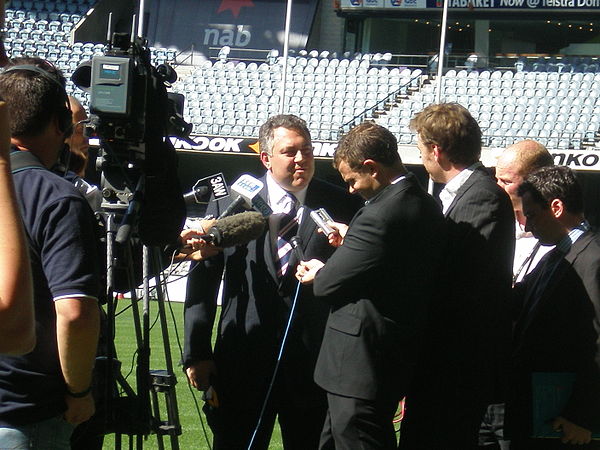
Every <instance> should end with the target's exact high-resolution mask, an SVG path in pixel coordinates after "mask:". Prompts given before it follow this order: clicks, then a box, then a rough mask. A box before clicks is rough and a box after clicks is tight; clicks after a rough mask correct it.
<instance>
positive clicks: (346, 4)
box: [340, 0, 363, 9]
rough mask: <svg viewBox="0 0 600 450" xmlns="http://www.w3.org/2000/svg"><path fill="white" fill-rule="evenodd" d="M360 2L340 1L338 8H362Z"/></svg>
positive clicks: (356, 0) (352, 0) (360, 0)
mask: <svg viewBox="0 0 600 450" xmlns="http://www.w3.org/2000/svg"><path fill="white" fill-rule="evenodd" d="M362 3H363V2H362V0H341V1H340V7H341V8H342V9H356V8H362Z"/></svg>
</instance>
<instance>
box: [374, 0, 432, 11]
mask: <svg viewBox="0 0 600 450" xmlns="http://www.w3.org/2000/svg"><path fill="white" fill-rule="evenodd" d="M410 8H415V9H425V8H427V3H426V0H384V9H410Z"/></svg>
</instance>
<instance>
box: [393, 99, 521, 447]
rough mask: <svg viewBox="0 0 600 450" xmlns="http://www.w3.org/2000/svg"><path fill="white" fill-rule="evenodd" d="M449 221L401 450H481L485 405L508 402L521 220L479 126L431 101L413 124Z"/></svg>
mask: <svg viewBox="0 0 600 450" xmlns="http://www.w3.org/2000/svg"><path fill="white" fill-rule="evenodd" d="M411 128H412V129H413V130H414V131H416V132H417V133H418V140H417V146H418V148H419V150H420V152H421V158H422V160H423V165H424V166H425V169H426V170H427V172H429V175H430V177H431V179H432V180H433V181H435V182H437V183H443V184H445V186H444V188H443V189H442V190H441V192H440V195H439V198H440V201H441V204H442V211H443V213H444V216H445V217H446V222H447V225H448V234H449V235H448V245H447V252H448V255H447V260H446V269H445V273H444V277H442V278H441V279H440V280H439V285H440V287H441V289H442V291H443V294H442V296H441V297H440V301H439V302H437V303H436V304H435V305H434V306H433V307H432V309H431V312H432V314H431V316H430V323H429V331H428V338H427V342H426V345H427V348H428V351H427V352H424V355H426V357H425V358H423V360H422V361H421V365H420V372H419V376H418V377H417V382H416V383H415V386H414V388H413V389H412V391H411V392H410V393H409V395H408V396H407V410H406V416H405V420H404V422H403V424H402V433H401V448H403V449H427V450H455V449H456V450H468V449H471V448H477V441H478V431H479V425H480V423H481V420H482V417H483V414H484V412H485V410H486V406H487V405H488V404H492V403H499V402H501V401H502V398H503V394H504V393H503V391H502V389H501V385H500V382H501V381H502V380H503V379H504V373H503V370H502V369H503V368H504V367H505V358H506V356H507V352H508V346H509V342H510V319H509V313H508V308H507V306H506V304H507V299H508V297H509V294H510V288H511V280H512V262H513V253H514V242H515V228H514V215H513V212H512V206H511V203H510V200H509V198H508V196H507V195H506V193H505V192H504V191H503V190H502V189H501V188H500V187H499V186H498V185H497V184H496V183H495V182H494V179H493V178H492V177H491V176H490V174H489V173H488V172H487V171H486V169H485V167H483V165H482V164H481V162H479V156H480V153H481V130H480V129H479V125H478V124H477V122H476V121H475V119H473V117H472V116H471V114H470V113H469V111H467V110H466V109H465V108H464V107H462V106H460V105H458V104H456V103H442V104H436V105H431V106H428V107H427V108H425V109H424V110H423V111H421V112H420V113H418V114H417V115H416V116H415V117H414V118H413V120H412V121H411Z"/></svg>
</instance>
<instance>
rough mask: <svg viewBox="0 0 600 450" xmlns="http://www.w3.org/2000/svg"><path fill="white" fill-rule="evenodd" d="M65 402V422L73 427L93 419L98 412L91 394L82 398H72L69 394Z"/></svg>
mask: <svg viewBox="0 0 600 450" xmlns="http://www.w3.org/2000/svg"><path fill="white" fill-rule="evenodd" d="M65 402H66V403H67V410H66V411H65V420H66V421H67V422H69V423H70V424H73V425H78V424H80V423H82V422H85V421H86V420H88V419H89V418H90V417H92V416H93V415H94V412H95V411H96V406H95V405H94V398H93V397H92V394H91V393H90V394H88V395H86V396H85V397H81V398H75V397H71V396H70V395H68V394H67V395H66V396H65Z"/></svg>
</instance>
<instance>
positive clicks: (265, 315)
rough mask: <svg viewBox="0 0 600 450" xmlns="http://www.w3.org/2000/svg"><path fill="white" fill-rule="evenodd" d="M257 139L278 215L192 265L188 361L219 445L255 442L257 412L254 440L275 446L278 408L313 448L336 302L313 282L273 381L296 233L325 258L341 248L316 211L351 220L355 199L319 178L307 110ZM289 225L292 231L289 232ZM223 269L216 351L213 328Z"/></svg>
mask: <svg viewBox="0 0 600 450" xmlns="http://www.w3.org/2000/svg"><path fill="white" fill-rule="evenodd" d="M259 143H260V144H259V145H260V159H261V161H262V163H263V165H264V166H265V168H266V169H267V173H266V174H265V176H264V177H262V179H261V180H262V181H263V182H264V188H263V189H262V191H261V192H260V195H261V196H262V198H263V199H264V200H265V201H266V202H267V203H268V204H269V206H270V207H271V208H272V209H273V212H274V214H273V215H271V217H270V218H269V227H268V230H266V232H265V233H264V234H263V235H262V236H261V237H260V238H259V239H257V240H256V241H252V242H250V243H249V244H247V245H244V246H239V247H235V248H228V249H225V250H224V252H223V254H220V255H218V256H215V257H213V258H208V259H206V260H205V261H200V262H198V263H197V265H196V266H195V268H193V269H192V271H191V274H190V276H189V278H188V291H187V297H186V304H185V343H184V365H185V367H186V372H187V375H188V378H189V379H190V382H191V383H192V385H194V386H195V387H196V388H198V389H201V390H204V391H207V390H208V394H209V395H212V400H211V403H212V406H211V407H210V408H205V410H207V409H208V411H207V417H208V419H209V424H210V425H211V428H212V429H213V433H214V448H215V449H243V448H248V446H249V444H250V442H251V439H252V438H253V432H254V430H255V427H257V426H258V422H259V418H261V422H260V427H259V428H258V430H257V432H256V435H255V437H254V441H253V445H252V448H253V449H261V448H262V449H266V448H268V446H269V441H270V438H271V433H272V429H273V425H274V421H275V416H276V415H278V419H279V424H280V426H281V433H282V439H283V446H284V447H285V448H286V449H298V450H305V449H310V448H316V447H317V445H318V442H319V436H320V433H321V429H322V427H323V422H324V420H325V411H326V409H327V403H326V398H325V393H324V392H323V391H322V390H321V389H319V387H318V386H317V385H316V384H315V383H314V381H313V379H312V376H313V370H314V367H315V362H316V359H317V355H318V351H319V347H320V345H321V339H322V336H323V330H324V327H325V321H326V320H327V313H328V308H327V306H326V305H324V304H322V303H319V302H317V301H315V299H314V297H313V295H312V289H310V288H304V287H303V288H301V289H300V290H299V291H297V292H298V294H297V303H296V308H295V313H294V316H293V318H292V322H291V327H290V329H289V333H288V336H287V345H286V347H285V349H284V352H283V354H282V356H281V364H280V366H279V370H278V373H277V377H276V378H275V379H274V381H273V382H272V376H273V373H274V370H275V367H276V361H277V359H278V352H279V347H280V345H281V342H282V338H283V336H284V333H285V330H286V323H287V321H288V318H289V316H290V311H291V306H292V304H293V302H294V300H295V292H296V287H297V285H296V283H295V280H294V276H293V274H294V272H295V266H296V264H297V263H298V259H297V257H296V255H295V254H293V253H292V254H290V253H289V250H290V246H289V242H288V241H289V239H290V238H291V237H292V236H294V235H295V234H296V235H298V236H300V238H301V239H302V244H301V247H302V249H303V251H304V253H305V254H306V255H307V256H308V257H311V258H319V259H323V260H326V259H327V258H328V257H329V255H330V254H331V253H332V252H333V248H332V247H331V246H329V244H328V242H327V237H326V236H324V235H323V234H320V233H317V230H316V225H315V223H314V222H313V221H312V220H311V218H310V217H309V212H310V210H311V209H316V208H319V207H324V208H325V209H326V210H327V211H328V212H329V213H330V214H331V216H332V217H333V218H335V219H336V220H340V221H347V220H349V219H350V218H351V217H352V215H353V214H354V212H355V211H356V209H357V202H356V201H355V199H354V198H352V197H351V196H349V195H348V194H347V193H345V192H344V191H343V190H342V189H340V188H338V187H335V186H332V185H330V184H328V183H325V182H323V181H320V180H317V179H314V178H313V174H314V171H315V166H314V157H313V149H312V144H311V139H310V133H309V131H308V128H307V126H306V123H305V122H304V121H303V120H302V119H300V118H298V117H296V116H293V115H278V116H274V117H271V118H270V119H268V120H267V121H266V123H265V124H263V126H262V127H261V129H260V134H259ZM230 202H231V200H225V201H219V202H216V203H211V206H210V207H209V210H208V213H209V214H213V215H214V216H219V214H220V212H222V211H224V209H225V208H226V207H227V206H228V204H229V203H230ZM284 224H285V226H284ZM282 230H289V232H288V233H287V234H285V235H283V233H282ZM222 278H223V285H222V289H223V294H222V309H221V317H220V319H219V330H218V335H217V340H216V344H215V348H214V353H213V349H212V346H211V336H212V329H213V323H214V319H215V314H216V298H217V292H218V290H219V285H220V282H221V279H222ZM271 382H272V383H273V384H272V389H271V390H269V388H270V383H271ZM211 386H212V389H210V387H211ZM215 392H216V395H215ZM267 396H268V397H269V398H268V400H269V401H268V403H267V404H266V405H265V408H264V410H263V411H262V412H261V409H262V408H263V404H264V402H265V399H266V398H267Z"/></svg>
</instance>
